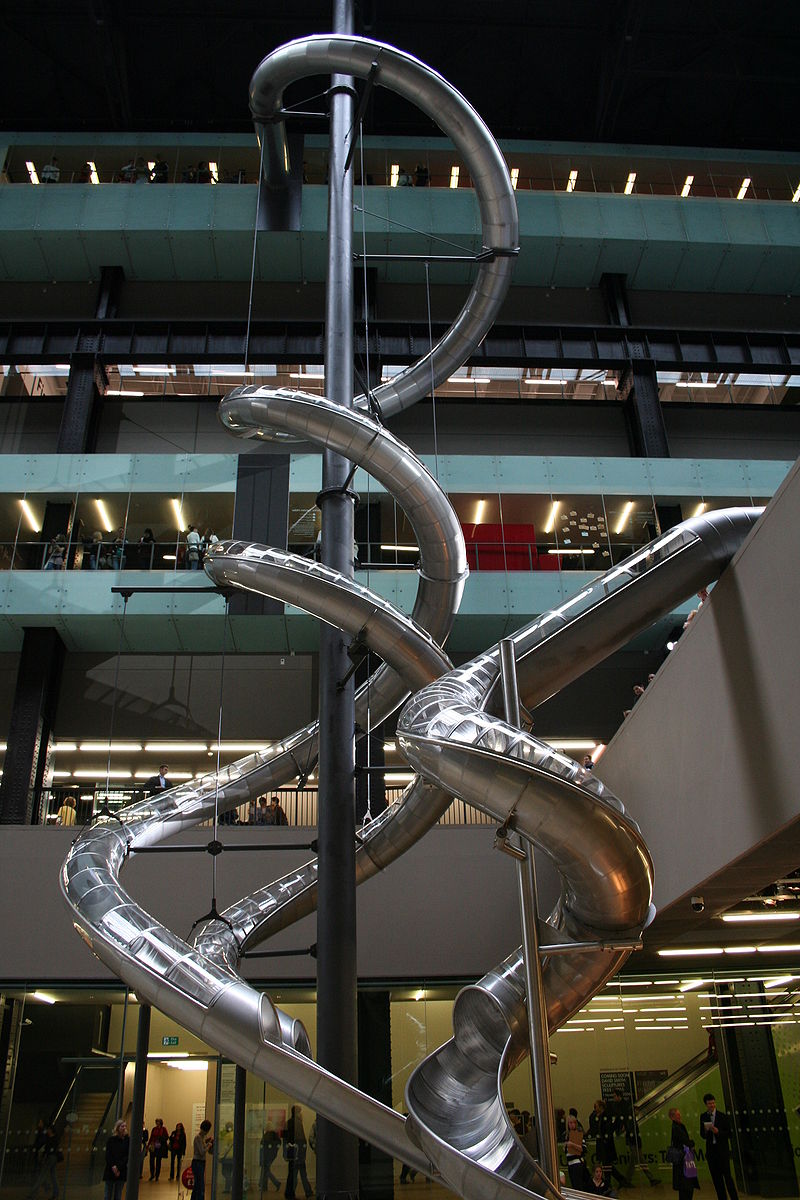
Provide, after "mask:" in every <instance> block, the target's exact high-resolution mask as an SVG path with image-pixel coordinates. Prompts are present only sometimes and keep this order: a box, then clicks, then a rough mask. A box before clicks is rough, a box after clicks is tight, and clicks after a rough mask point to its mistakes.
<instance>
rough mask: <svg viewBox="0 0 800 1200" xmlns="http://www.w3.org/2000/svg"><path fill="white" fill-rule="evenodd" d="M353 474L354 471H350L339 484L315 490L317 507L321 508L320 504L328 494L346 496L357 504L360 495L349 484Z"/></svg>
mask: <svg viewBox="0 0 800 1200" xmlns="http://www.w3.org/2000/svg"><path fill="white" fill-rule="evenodd" d="M353 474H355V472H352V473H351V474H350V475H348V477H347V479H346V480H345V481H344V483H343V484H341V486H339V487H327V488H323V489H322V491H321V492H317V496H316V500H315V501H314V503H315V504H316V506H317V508H322V505H323V504H324V503H325V501H326V500H327V499H328V498H329V497H330V496H346V497H347V499H348V500H352V501H353V503H354V504H358V503H359V501H360V499H361V497H360V496H359V494H358V492H354V491H353V489H352V488H351V487H350V484H351V483H352V481H353Z"/></svg>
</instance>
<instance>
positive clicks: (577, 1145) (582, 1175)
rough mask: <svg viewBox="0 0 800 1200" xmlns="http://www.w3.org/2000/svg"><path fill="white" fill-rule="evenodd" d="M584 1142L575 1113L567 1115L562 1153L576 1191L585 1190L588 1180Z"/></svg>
mask: <svg viewBox="0 0 800 1200" xmlns="http://www.w3.org/2000/svg"><path fill="white" fill-rule="evenodd" d="M585 1154H586V1142H585V1141H584V1138H583V1130H582V1129H581V1127H580V1124H579V1123H578V1118H577V1115H576V1116H573V1115H570V1116H568V1117H567V1136H566V1139H565V1141H564V1155H565V1157H566V1160H567V1170H568V1172H569V1181H570V1183H571V1184H572V1186H573V1187H574V1188H577V1189H578V1191H581V1190H583V1191H585V1190H586V1186H587V1184H588V1182H589V1172H588V1171H587V1169H586V1158H585Z"/></svg>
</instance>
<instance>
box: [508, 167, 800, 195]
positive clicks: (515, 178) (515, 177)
mask: <svg viewBox="0 0 800 1200" xmlns="http://www.w3.org/2000/svg"><path fill="white" fill-rule="evenodd" d="M518 183H519V167H512V168H511V186H512V188H513V189H514V191H516V190H517V184H518ZM797 190H798V191H799V192H800V188H798V189H797Z"/></svg>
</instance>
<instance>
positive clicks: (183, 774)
mask: <svg viewBox="0 0 800 1200" xmlns="http://www.w3.org/2000/svg"><path fill="white" fill-rule="evenodd" d="M152 776H153V771H152V768H151V769H150V770H149V771H135V772H134V776H133V777H134V779H151V778H152ZM169 777H170V779H192V778H194V777H193V775H192V772H191V771H170V773H169Z"/></svg>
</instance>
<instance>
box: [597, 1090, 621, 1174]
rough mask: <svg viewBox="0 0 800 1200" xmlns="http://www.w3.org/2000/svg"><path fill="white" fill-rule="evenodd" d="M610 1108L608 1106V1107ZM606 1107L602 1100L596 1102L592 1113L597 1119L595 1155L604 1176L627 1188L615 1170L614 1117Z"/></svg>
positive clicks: (618, 1172)
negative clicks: (611, 1177)
mask: <svg viewBox="0 0 800 1200" xmlns="http://www.w3.org/2000/svg"><path fill="white" fill-rule="evenodd" d="M609 1108H610V1106H609ZM609 1108H607V1107H606V1103H605V1101H604V1100H596V1101H595V1105H594V1111H595V1114H596V1117H597V1124H596V1128H597V1145H596V1147H595V1155H596V1156H597V1159H598V1161H599V1162H600V1164H601V1166H602V1167H603V1169H604V1171H605V1172H606V1175H611V1176H613V1177H614V1179H616V1181H617V1183H619V1184H621V1185H622V1186H623V1187H626V1186H627V1181H626V1179H625V1176H624V1175H623V1174H622V1173H621V1172H620V1171H619V1170H618V1169H617V1166H616V1164H617V1161H618V1159H617V1147H616V1144H615V1142H614V1115H613V1113H611V1112H610V1111H609Z"/></svg>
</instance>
